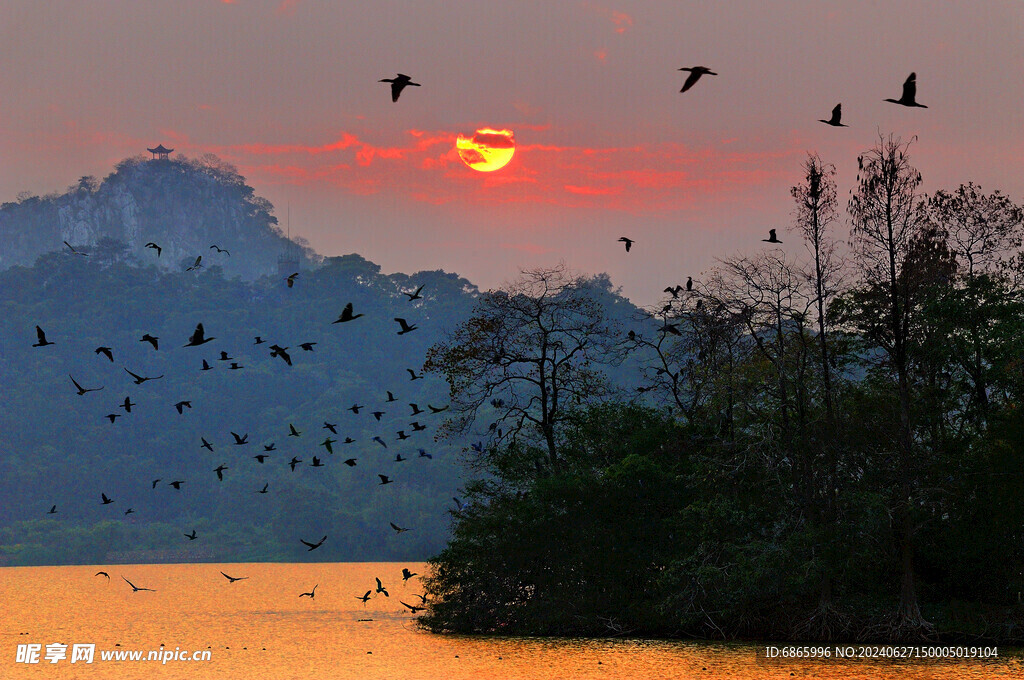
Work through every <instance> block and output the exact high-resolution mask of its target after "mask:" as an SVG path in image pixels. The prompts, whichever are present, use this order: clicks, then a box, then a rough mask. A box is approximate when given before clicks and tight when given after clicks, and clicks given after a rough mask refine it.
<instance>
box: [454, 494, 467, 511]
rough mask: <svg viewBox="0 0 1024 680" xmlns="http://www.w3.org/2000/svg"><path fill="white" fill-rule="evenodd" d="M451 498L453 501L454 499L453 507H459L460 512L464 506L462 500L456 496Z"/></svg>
mask: <svg viewBox="0 0 1024 680" xmlns="http://www.w3.org/2000/svg"><path fill="white" fill-rule="evenodd" d="M452 500H453V501H455V507H456V508H458V509H459V512H461V511H462V509H463V508H464V507H465V506H464V505H463V504H462V501H460V500H459V499H458V498H456V497H455V496H452Z"/></svg>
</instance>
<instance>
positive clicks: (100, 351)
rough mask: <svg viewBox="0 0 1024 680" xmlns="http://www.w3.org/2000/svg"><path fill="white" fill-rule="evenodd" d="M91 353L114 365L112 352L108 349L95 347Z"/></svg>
mask: <svg viewBox="0 0 1024 680" xmlns="http://www.w3.org/2000/svg"><path fill="white" fill-rule="evenodd" d="M93 352H94V353H96V354H102V355H103V356H105V357H106V358H108V359H110V363H114V352H113V351H112V350H111V349H110V348H109V347H97V348H96V349H94V350H93Z"/></svg>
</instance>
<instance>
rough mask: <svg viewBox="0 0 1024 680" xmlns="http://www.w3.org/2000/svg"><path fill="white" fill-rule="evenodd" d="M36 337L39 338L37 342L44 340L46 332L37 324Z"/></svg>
mask: <svg viewBox="0 0 1024 680" xmlns="http://www.w3.org/2000/svg"><path fill="white" fill-rule="evenodd" d="M36 337H37V338H39V342H46V333H44V332H43V329H42V328H40V327H39V326H36Z"/></svg>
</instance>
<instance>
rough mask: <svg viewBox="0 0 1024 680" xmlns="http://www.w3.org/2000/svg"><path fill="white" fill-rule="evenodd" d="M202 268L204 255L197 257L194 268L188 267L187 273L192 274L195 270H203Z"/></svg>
mask: <svg viewBox="0 0 1024 680" xmlns="http://www.w3.org/2000/svg"><path fill="white" fill-rule="evenodd" d="M202 267H203V256H202V255H198V256H196V261H195V262H193V263H192V266H191V267H186V268H185V271H187V272H190V271H192V270H193V269H202Z"/></svg>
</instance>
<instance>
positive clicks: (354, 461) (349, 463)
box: [345, 458, 356, 467]
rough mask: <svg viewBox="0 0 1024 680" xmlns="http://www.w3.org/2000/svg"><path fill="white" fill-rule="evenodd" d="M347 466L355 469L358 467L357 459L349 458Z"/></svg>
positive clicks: (346, 462)
mask: <svg viewBox="0 0 1024 680" xmlns="http://www.w3.org/2000/svg"><path fill="white" fill-rule="evenodd" d="M345 465H347V466H349V467H355V466H356V459H355V458H349V459H348V460H346V461H345Z"/></svg>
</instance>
